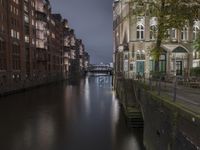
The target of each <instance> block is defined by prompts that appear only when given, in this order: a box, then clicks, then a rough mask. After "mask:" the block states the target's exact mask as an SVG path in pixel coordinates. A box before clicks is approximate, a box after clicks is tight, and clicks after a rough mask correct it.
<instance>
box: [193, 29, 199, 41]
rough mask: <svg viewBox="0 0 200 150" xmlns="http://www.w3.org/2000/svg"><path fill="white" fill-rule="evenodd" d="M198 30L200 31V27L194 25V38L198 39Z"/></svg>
mask: <svg viewBox="0 0 200 150" xmlns="http://www.w3.org/2000/svg"><path fill="white" fill-rule="evenodd" d="M198 32H199V27H197V26H194V27H193V40H196V39H197V36H198Z"/></svg>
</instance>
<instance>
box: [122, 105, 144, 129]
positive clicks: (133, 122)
mask: <svg viewBox="0 0 200 150" xmlns="http://www.w3.org/2000/svg"><path fill="white" fill-rule="evenodd" d="M125 115H126V123H127V126H128V127H130V128H143V126H144V121H143V116H142V112H141V111H139V110H138V108H135V107H127V108H126V109H125Z"/></svg>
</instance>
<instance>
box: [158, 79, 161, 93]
mask: <svg viewBox="0 0 200 150" xmlns="http://www.w3.org/2000/svg"><path fill="white" fill-rule="evenodd" d="M160 92H161V78H160V79H159V83H158V95H160Z"/></svg>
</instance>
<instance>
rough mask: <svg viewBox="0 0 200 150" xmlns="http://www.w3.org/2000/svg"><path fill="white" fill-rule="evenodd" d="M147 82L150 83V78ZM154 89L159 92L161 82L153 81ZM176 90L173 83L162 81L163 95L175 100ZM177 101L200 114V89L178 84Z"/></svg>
mask: <svg viewBox="0 0 200 150" xmlns="http://www.w3.org/2000/svg"><path fill="white" fill-rule="evenodd" d="M146 84H148V85H150V84H149V80H146ZM152 89H153V91H154V92H156V93H159V82H157V83H156V81H152ZM174 91H175V90H174V84H173V83H166V82H160V96H161V97H166V98H167V99H169V100H171V101H173V97H174ZM175 102H176V103H177V104H179V105H181V106H182V107H184V108H186V109H188V110H190V111H192V112H194V113H196V114H198V115H200V89H198V88H190V87H185V86H183V85H177V87H176V101H175Z"/></svg>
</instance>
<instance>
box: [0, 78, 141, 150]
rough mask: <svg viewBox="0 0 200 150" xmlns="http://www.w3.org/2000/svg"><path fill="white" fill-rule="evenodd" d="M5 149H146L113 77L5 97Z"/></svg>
mask: <svg viewBox="0 0 200 150" xmlns="http://www.w3.org/2000/svg"><path fill="white" fill-rule="evenodd" d="M0 118H1V121H0V149H2V150H143V149H144V148H143V144H142V143H143V142H142V141H143V129H129V128H128V127H127V125H126V122H125V118H124V115H123V113H122V111H121V108H120V104H119V102H118V100H117V99H116V97H115V94H114V92H113V91H112V77H111V76H87V77H86V78H85V79H82V80H80V81H78V82H71V83H70V82H65V83H57V84H52V85H48V86H43V87H39V88H37V89H32V90H28V91H25V92H22V93H18V94H14V95H10V96H6V97H1V98H0Z"/></svg>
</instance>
